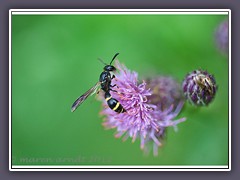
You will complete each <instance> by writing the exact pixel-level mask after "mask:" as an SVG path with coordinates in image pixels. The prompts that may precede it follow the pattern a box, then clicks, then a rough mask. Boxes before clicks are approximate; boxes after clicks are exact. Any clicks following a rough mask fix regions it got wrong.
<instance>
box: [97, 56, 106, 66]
mask: <svg viewBox="0 0 240 180" xmlns="http://www.w3.org/2000/svg"><path fill="white" fill-rule="evenodd" d="M98 60H99V61H100V62H101V63H103V64H104V65H105V66H107V64H106V63H105V62H103V60H102V59H100V58H98Z"/></svg>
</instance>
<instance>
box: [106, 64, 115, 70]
mask: <svg viewBox="0 0 240 180" xmlns="http://www.w3.org/2000/svg"><path fill="white" fill-rule="evenodd" d="M103 69H104V71H116V68H115V67H114V66H112V65H106V66H105V67H104V68H103Z"/></svg>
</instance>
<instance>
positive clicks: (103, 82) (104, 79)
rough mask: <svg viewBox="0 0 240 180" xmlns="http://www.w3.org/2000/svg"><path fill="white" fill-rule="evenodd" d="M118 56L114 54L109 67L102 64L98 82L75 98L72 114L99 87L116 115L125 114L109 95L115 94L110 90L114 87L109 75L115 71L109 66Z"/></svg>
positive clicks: (111, 76)
mask: <svg viewBox="0 0 240 180" xmlns="http://www.w3.org/2000/svg"><path fill="white" fill-rule="evenodd" d="M118 54H119V53H116V54H115V55H114V56H113V58H112V61H111V62H110V64H109V65H107V64H105V63H104V64H105V66H104V68H103V72H102V73H101V74H100V77H99V81H98V82H97V83H96V84H95V85H94V86H93V87H91V88H90V89H89V90H87V91H86V92H85V93H84V94H83V95H81V96H80V97H79V98H77V99H76V101H74V103H73V105H72V107H71V111H72V112H74V111H75V110H76V109H77V108H78V107H79V106H80V105H81V104H82V103H83V102H84V101H85V100H86V99H87V98H88V97H89V96H90V95H93V94H95V93H96V92H98V91H99V88H100V87H101V89H102V90H103V91H104V92H105V99H106V101H107V104H108V106H109V107H110V108H111V109H112V110H114V111H115V112H117V113H123V112H126V110H125V109H124V108H123V106H122V105H121V104H120V103H119V102H118V100H116V99H114V98H112V96H111V94H110V91H114V92H116V91H115V90H113V89H112V87H114V86H115V85H112V84H111V82H112V79H113V78H114V77H115V76H114V75H111V72H114V71H116V68H115V67H114V66H113V65H111V64H112V62H113V61H114V59H115V58H116V57H117V55H118Z"/></svg>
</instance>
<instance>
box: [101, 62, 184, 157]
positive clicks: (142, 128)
mask: <svg viewBox="0 0 240 180" xmlns="http://www.w3.org/2000/svg"><path fill="white" fill-rule="evenodd" d="M115 66H116V68H117V69H118V70H119V71H118V72H117V73H116V77H115V78H114V79H113V80H112V85H114V84H116V87H115V88H114V90H116V91H117V92H114V91H111V95H112V97H113V98H115V99H117V100H118V101H119V102H120V104H121V105H122V106H123V107H124V109H125V110H126V112H124V113H117V112H115V111H113V110H112V109H110V108H109V107H108V106H107V103H106V101H105V100H104V101H103V106H104V107H105V108H104V109H103V110H102V111H101V113H100V114H101V115H104V122H103V126H104V127H105V128H107V129H112V128H116V134H115V137H116V138H120V137H123V141H125V140H127V139H128V138H129V137H130V138H132V142H134V141H135V140H136V139H137V138H139V139H140V148H141V149H142V150H144V151H145V152H146V153H148V152H149V150H150V149H151V147H150V146H151V144H152V147H153V154H154V155H155V156H157V154H158V148H159V147H160V146H161V145H162V143H161V140H162V138H163V137H164V134H165V130H166V128H167V127H169V126H172V127H174V128H175V130H176V128H177V127H176V125H177V124H178V123H180V122H183V121H185V118H180V119H178V120H174V118H175V117H176V116H177V115H178V114H179V112H180V111H181V109H182V107H183V101H179V102H178V104H177V105H176V106H175V104H174V103H173V104H171V105H169V106H168V107H165V108H164V109H162V107H160V106H159V103H155V102H153V101H151V100H152V98H155V97H156V95H157V94H156V91H155V92H154V96H153V92H152V89H151V88H154V87H153V85H154V86H156V85H158V84H155V83H149V82H150V81H149V80H148V81H147V82H148V83H149V84H147V82H145V81H142V83H138V74H137V73H136V72H134V71H133V72H131V71H130V70H128V69H127V68H126V67H125V66H124V65H122V64H120V63H119V62H118V61H116V64H115ZM160 100H161V99H160ZM160 104H161V103H160Z"/></svg>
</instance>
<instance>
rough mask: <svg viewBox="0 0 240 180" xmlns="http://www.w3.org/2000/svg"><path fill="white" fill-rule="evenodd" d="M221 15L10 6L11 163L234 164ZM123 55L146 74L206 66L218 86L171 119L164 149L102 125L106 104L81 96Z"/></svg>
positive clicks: (175, 73) (182, 74) (179, 75)
mask: <svg viewBox="0 0 240 180" xmlns="http://www.w3.org/2000/svg"><path fill="white" fill-rule="evenodd" d="M226 18H227V16H224V15H13V16H12V158H13V159H12V161H13V165H92V164H94V165H227V164H228V60H227V56H224V55H223V54H221V53H220V52H219V51H218V50H217V48H216V46H215V43H214V32H215V29H216V27H217V26H218V24H219V23H220V22H221V21H222V20H224V19H226ZM116 52H119V53H120V55H119V56H118V59H119V60H120V62H122V63H124V64H125V65H126V66H127V67H128V68H129V69H132V70H135V71H137V72H138V73H139V75H140V76H141V77H144V76H148V75H151V74H152V73H153V72H154V73H158V74H164V75H172V76H174V77H175V78H177V79H178V80H179V82H181V81H182V80H183V78H184V77H185V75H186V74H187V73H188V72H190V71H192V70H195V69H198V68H203V69H206V70H208V71H209V72H210V73H212V74H214V76H215V78H216V81H217V84H218V92H217V94H216V97H215V99H214V101H213V102H212V103H211V104H210V105H209V106H208V107H202V108H196V107H193V106H191V105H189V104H188V103H187V104H185V107H184V109H183V111H182V113H181V114H180V115H179V116H178V118H180V117H187V121H186V122H183V123H181V124H179V125H178V132H175V131H174V130H173V128H168V131H167V139H166V142H165V145H164V146H163V147H162V148H160V149H159V155H158V157H154V156H153V155H152V152H151V153H150V154H149V155H148V156H145V155H144V154H143V152H142V151H141V150H140V143H139V141H136V142H135V143H132V142H131V140H130V139H128V140H127V141H126V142H124V143H123V142H122V140H121V139H116V138H114V132H115V130H105V129H104V128H103V126H102V125H101V123H102V117H100V115H99V112H100V109H101V103H100V102H99V101H96V100H95V98H94V97H90V98H89V99H88V100H87V101H86V102H84V104H83V105H82V106H81V107H80V108H78V109H77V111H76V112H74V113H71V112H70V107H71V105H72V103H73V102H74V100H75V99H76V98H77V97H78V96H80V95H81V94H82V93H84V92H85V91H86V90H87V89H89V88H90V87H92V86H93V85H94V84H95V83H96V82H97V81H98V78H99V75H100V73H101V72H102V68H103V65H102V64H101V63H100V62H99V61H98V60H97V58H98V57H100V58H102V59H103V60H104V61H105V62H107V63H108V62H109V61H110V60H111V58H112V57H113V55H114V54H115V53H116Z"/></svg>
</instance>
